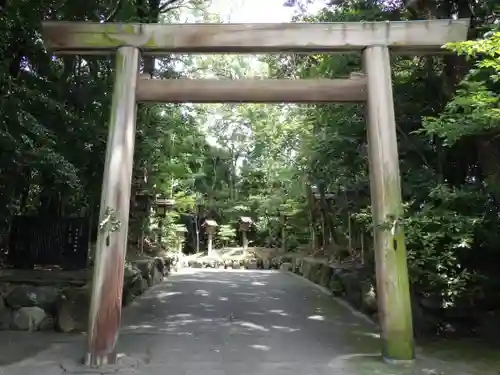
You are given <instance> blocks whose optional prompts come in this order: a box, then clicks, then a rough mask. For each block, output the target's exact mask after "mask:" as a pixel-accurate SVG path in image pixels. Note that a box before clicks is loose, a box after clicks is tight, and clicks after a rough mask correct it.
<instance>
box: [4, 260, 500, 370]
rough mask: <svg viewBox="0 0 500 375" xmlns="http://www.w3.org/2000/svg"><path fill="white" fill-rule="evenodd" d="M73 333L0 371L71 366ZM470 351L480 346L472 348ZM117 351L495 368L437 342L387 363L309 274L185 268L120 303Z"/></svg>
mask: <svg viewBox="0 0 500 375" xmlns="http://www.w3.org/2000/svg"><path fill="white" fill-rule="evenodd" d="M72 340H73V341H72V342H70V343H56V344H53V345H52V346H51V347H50V349H48V350H46V351H43V352H41V353H38V354H36V355H35V356H34V357H32V358H31V359H29V360H27V361H23V362H21V363H20V364H17V365H13V366H8V367H4V368H3V372H2V371H0V374H8V375H13V374H17V373H22V374H31V373H33V374H37V375H41V374H45V373H47V374H51V375H58V374H60V373H61V374H62V373H65V371H66V373H68V369H67V368H66V369H64V368H62V367H61V366H58V365H57V363H58V361H61V360H62V359H63V358H64V359H66V360H67V359H68V358H73V359H74V360H78V359H80V358H81V355H82V353H83V352H84V346H83V342H82V340H81V339H78V338H74V339H72ZM473 350H474V351H475V350H477V348H471V350H470V351H468V352H469V353H472V351H473ZM118 351H119V352H120V353H124V354H125V355H126V357H127V358H134V359H139V360H140V363H139V365H138V367H136V368H132V367H127V366H125V367H123V368H121V369H120V370H119V371H118V370H117V371H116V372H114V373H115V374H145V375H148V374H151V375H155V374H163V375H164V374H167V373H168V374H169V375H195V374H199V375H201V374H203V375H215V374H217V375H222V374H227V375H249V374H259V375H267V374H272V375H280V374H293V375H324V374H332V375H364V374H375V375H377V374H380V375H389V374H395V375H396V374H397V375H406V374H408V375H410V374H411V375H420V374H422V375H423V374H435V375H438V374H440V375H479V374H481V375H490V374H491V375H493V374H498V373H499V371H498V368H497V370H495V369H493V365H492V363H491V362H490V361H486V360H477V358H476V359H473V358H474V356H473V355H471V356H470V357H471V358H470V359H466V357H465V356H460V357H458V358H457V356H455V357H453V358H451V359H450V360H448V359H447V357H446V356H445V355H443V353H444V351H443V347H441V346H439V347H438V348H434V349H431V350H430V351H429V350H427V351H423V352H420V353H419V360H417V361H416V362H415V364H413V365H412V366H410V367H401V366H396V367H395V366H390V365H387V364H385V363H383V362H382V361H381V360H380V358H379V355H378V353H379V351H380V343H379V336H378V333H377V329H376V327H375V326H374V325H373V324H370V323H369V322H368V321H367V320H365V319H362V318H360V317H359V316H357V315H355V314H353V313H352V311H351V310H350V309H348V308H346V307H345V306H344V305H342V304H341V303H339V302H337V301H336V300H335V299H333V298H332V297H330V296H328V295H327V294H325V293H324V292H322V291H321V290H320V289H318V288H317V287H316V286H314V285H312V284H311V283H310V282H307V281H305V280H303V279H301V278H299V277H297V276H293V275H290V274H286V273H281V272H276V271H244V270H241V271H240V270H233V271H217V270H186V271H184V272H182V273H181V274H177V275H172V276H171V277H170V278H169V279H168V281H166V282H164V283H163V284H160V285H157V286H155V287H153V288H151V289H150V290H149V291H148V292H147V293H146V294H145V295H143V296H142V297H140V298H139V299H137V300H136V301H134V302H133V303H132V304H131V305H130V306H129V307H128V308H127V309H126V310H125V311H124V314H123V318H122V330H121V335H120V339H119V345H118ZM44 366H45V367H46V368H47V370H46V372H44V371H45V370H44V368H45V367H44ZM50 366H52V367H51V369H52V370H51V372H49V370H50V369H49V367H50ZM63 367H64V366H63ZM499 368H500V367H499ZM16 371H17V372H16ZM30 371H35V372H30ZM84 373H85V372H84Z"/></svg>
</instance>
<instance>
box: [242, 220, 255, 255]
mask: <svg viewBox="0 0 500 375" xmlns="http://www.w3.org/2000/svg"><path fill="white" fill-rule="evenodd" d="M252 223H253V221H252V218H250V217H248V216H242V217H240V231H241V234H242V237H243V246H242V247H243V250H246V249H247V248H248V237H247V232H248V231H249V230H250V226H251V225H252Z"/></svg>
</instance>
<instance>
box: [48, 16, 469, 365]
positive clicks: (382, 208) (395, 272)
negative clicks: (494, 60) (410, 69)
mask: <svg viewBox="0 0 500 375" xmlns="http://www.w3.org/2000/svg"><path fill="white" fill-rule="evenodd" d="M468 28H469V20H467V19H460V20H431V21H408V22H342V23H337V22H335V23H281V24H166V25H160V24H116V23H110V24H100V23H86V22H44V24H43V31H44V36H45V41H46V42H47V46H48V48H50V49H51V50H52V51H54V52H55V53H57V54H59V55H62V54H79V55H109V54H112V53H116V58H117V60H116V78H115V85H114V89H113V100H112V108H111V116H110V124H109V135H108V143H107V148H106V162H105V169H104V178H103V180H104V181H103V188H102V196H101V207H100V228H99V229H100V230H99V234H98V237H97V252H96V260H95V268H94V278H93V287H92V298H91V306H90V315H89V316H90V321H89V329H88V335H89V336H88V337H89V338H88V353H87V356H86V364H87V365H91V366H100V365H103V364H106V363H113V362H114V361H115V360H116V353H115V346H116V343H117V338H118V329H119V325H120V317H121V296H122V284H123V270H124V268H123V267H124V260H125V253H126V246H127V231H128V217H129V204H130V190H131V176H132V166H133V153H134V143H135V125H136V124H135V122H136V103H137V102H170V103H172V102H176V103H178V102H193V103H216V102H223V103H229V102H233V103H234V102H241V103H249V102H252V103H256V102H261V103H264V102H265V103H281V102H294V103H320V102H330V103H333V102H364V101H367V103H368V112H367V114H368V115H367V117H368V119H367V120H368V121H367V122H368V142H369V167H370V182H371V183H370V185H371V197H372V213H373V222H374V227H375V230H374V247H375V260H376V268H377V296H378V305H379V317H380V325H381V328H382V342H383V348H382V354H383V356H384V357H385V358H387V359H393V360H411V359H413V358H414V343H413V328H412V318H411V304H410V294H409V282H408V269H407V259H406V248H405V243H404V233H403V230H402V228H401V225H399V224H398V223H399V220H400V219H401V218H402V215H403V209H402V198H401V186H400V185H401V184H400V173H399V162H398V151H397V137H396V125H395V118H394V103H393V98H392V82H391V67H390V61H389V52H390V51H391V52H395V53H400V54H405V55H419V54H440V53H442V52H443V51H442V50H441V47H442V45H443V44H445V43H449V42H458V41H463V40H465V39H466V36H467V31H468ZM141 52H142V53H143V54H147V55H154V56H161V55H168V54H171V53H301V52H302V53H331V52H361V53H362V54H363V61H364V71H365V75H364V76H362V77H359V78H357V79H343V80H326V79H322V80H259V81H253V80H236V81H228V80H183V79H175V80H150V79H142V78H140V76H139V58H140V55H141ZM387 222H389V223H390V228H389V229H388V228H387V226H386V225H382V224H386V223H387Z"/></svg>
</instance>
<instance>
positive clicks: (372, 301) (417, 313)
mask: <svg viewBox="0 0 500 375" xmlns="http://www.w3.org/2000/svg"><path fill="white" fill-rule="evenodd" d="M286 268H288V269H290V271H291V272H293V273H296V274H298V275H301V276H303V277H305V278H306V279H308V280H310V281H312V282H314V283H316V284H318V285H321V286H323V287H325V288H327V289H328V290H329V291H331V292H332V294H333V295H334V296H336V297H340V298H342V299H344V300H345V301H347V302H348V303H349V304H350V305H351V306H352V307H354V308H355V309H357V310H359V311H361V312H363V313H365V314H366V315H367V316H369V317H370V318H371V319H372V320H373V321H374V322H375V323H377V324H378V313H377V312H378V306H377V295H376V285H375V275H374V271H373V269H371V268H370V267H366V266H361V265H358V266H353V265H349V266H342V265H335V264H329V263H328V261H327V260H326V259H321V258H311V257H293V258H291V259H290V263H287V267H286ZM412 316H413V327H414V332H415V336H416V337H425V336H434V335H436V334H437V332H438V330H439V325H440V324H441V321H440V319H439V315H438V314H437V313H436V311H435V308H434V310H433V307H432V306H429V303H428V302H427V301H426V300H425V299H422V298H417V297H415V296H413V295H412Z"/></svg>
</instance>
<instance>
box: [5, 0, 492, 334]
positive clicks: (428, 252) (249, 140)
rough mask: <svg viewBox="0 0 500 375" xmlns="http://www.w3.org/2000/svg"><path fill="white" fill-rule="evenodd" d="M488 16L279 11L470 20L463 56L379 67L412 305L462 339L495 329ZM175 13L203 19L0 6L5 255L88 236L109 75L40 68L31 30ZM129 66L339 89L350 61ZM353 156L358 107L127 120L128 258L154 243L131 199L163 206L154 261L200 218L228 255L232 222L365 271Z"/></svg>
mask: <svg viewBox="0 0 500 375" xmlns="http://www.w3.org/2000/svg"><path fill="white" fill-rule="evenodd" d="M499 4H500V3H499V2H498V1H495V0H490V1H468V0H450V1H431V0H426V1H423V0H416V1H410V2H409V3H407V4H404V3H402V2H399V1H389V2H387V1H375V0H373V1H367V0H351V1H343V0H336V1H332V2H331V3H330V4H329V5H326V6H325V7H324V8H323V9H322V10H320V11H319V12H317V13H315V14H310V13H309V12H307V2H296V1H288V2H287V4H284V6H289V7H295V9H296V12H297V15H296V18H297V20H306V21H328V22H333V21H359V20H365V21H374V20H378V21H382V20H412V19H432V18H457V17H458V18H470V19H471V20H472V25H471V29H470V41H469V42H465V43H458V44H456V45H451V46H447V47H446V48H448V49H449V50H450V51H452V53H450V54H448V55H445V56H439V57H432V56H419V57H394V58H393V80H394V101H395V110H396V122H397V131H398V141H399V153H400V168H401V175H402V186H403V197H404V201H405V209H406V223H405V228H406V229H405V230H406V236H407V237H406V238H407V247H408V251H409V267H410V274H411V283H412V290H413V293H417V294H419V295H422V296H426V299H427V301H428V304H429V306H431V307H434V308H436V309H439V310H441V311H445V313H446V314H448V316H449V319H463V318H464V316H465V317H466V319H467V322H470V323H471V324H475V323H477V322H478V321H484V320H485V319H488V320H489V321H492V322H494V321H497V325H498V322H499V321H500V319H499V318H500V317H499V316H498V311H499V310H500V273H499V272H498V267H499V266H498V265H499V264H500V263H499V261H500V232H499V231H498V228H499V224H500V216H499V214H500V211H499V205H500V137H499V135H500V122H499V120H500V109H499V106H498V104H499V88H500V85H499V83H498V81H499V78H500V60H499V59H500V34H499V33H496V32H495V29H496V27H497V26H496V25H497V22H498V19H497V13H498V11H499V8H498V5H499ZM263 11H265V10H263ZM186 14H189V17H191V18H192V19H195V20H199V21H210V22H213V21H217V20H218V17H217V15H216V14H211V13H210V12H209V11H208V7H207V2H204V1H203V0H198V1H187V0H168V1H161V0H86V1H68V0H38V1H36V2H33V1H27V0H11V1H8V0H7V1H6V0H3V1H0V28H1V30H3V37H2V40H1V41H0V55H1V56H2V59H1V60H0V90H1V94H0V151H1V152H0V207H1V209H0V246H1V247H2V248H5V247H6V244H7V242H8V241H7V238H8V234H9V229H10V224H11V222H12V218H13V217H14V216H16V215H39V216H47V217H68V216H69V217H89V220H91V221H92V222H93V223H96V222H97V217H96V213H97V211H98V208H97V206H98V203H99V199H100V189H101V181H102V173H103V164H104V150H105V141H106V137H107V123H108V114H109V105H110V100H111V97H110V94H109V93H110V92H111V86H112V78H113V77H112V70H113V60H112V58H109V59H103V58H102V57H100V58H89V57H85V59H83V58H82V57H78V56H76V57H73V56H69V57H63V58H57V59H56V58H53V56H52V55H51V53H50V52H48V51H47V50H46V49H45V48H44V45H43V43H42V41H41V36H40V22H41V21H43V20H80V21H103V22H111V21H115V22H118V21H121V22H150V23H151V22H163V23H168V22H179V21H181V22H182V20H183V19H184V18H183V17H185V16H186ZM143 68H144V74H152V75H153V76H155V77H164V78H172V77H178V76H183V77H192V78H203V77H210V76H212V77H213V76H220V77H225V78H244V77H250V76H256V77H271V78H285V77H290V78H313V77H325V78H340V77H348V76H349V74H350V73H352V72H357V71H360V70H361V65H360V57H359V56H355V55H311V56H303V55H298V56H294V55H283V56H258V57H244V56H231V55H227V56H217V55H213V56H171V57H168V58H162V59H156V60H153V59H147V60H146V61H145V62H144V67H143ZM366 146H367V144H366V132H365V122H364V109H363V107H362V106H360V105H328V106H327V105H308V106H292V105H260V104H253V105H250V104H249V105H197V106H195V105H188V104H185V105H140V106H139V109H138V120H137V144H136V152H135V169H134V186H133V192H132V198H131V199H132V201H133V204H132V206H131V207H132V212H131V218H132V220H131V228H130V230H129V235H130V243H131V247H133V246H136V244H137V240H138V238H140V234H141V232H143V231H144V233H146V235H147V236H149V237H150V238H152V241H154V239H155V238H156V236H155V233H157V231H158V225H157V223H155V222H154V219H153V222H151V220H150V218H149V217H148V215H147V214H145V213H144V212H143V211H140V210H139V209H136V207H138V206H139V205H137V204H135V200H136V198H137V196H139V195H140V194H139V193H141V194H144V192H146V193H147V195H148V196H149V195H150V196H151V197H153V199H154V197H156V196H164V197H172V198H175V200H176V202H177V205H176V209H175V211H174V212H173V213H170V214H169V216H168V218H167V223H166V225H165V226H164V228H163V230H164V231H165V232H166V233H165V234H166V235H165V246H169V245H170V244H171V242H169V241H171V240H172V238H173V235H174V233H173V224H174V223H180V222H182V223H184V224H186V225H187V227H188V229H189V234H188V241H187V242H186V249H185V251H186V252H193V251H196V247H197V245H196V233H195V232H196V228H197V227H199V224H200V223H201V222H202V221H203V220H204V218H213V219H215V220H217V222H219V224H221V225H223V227H222V228H221V236H219V237H218V238H217V239H216V240H217V241H219V242H218V243H217V244H218V245H219V246H221V245H234V244H235V243H238V241H239V238H238V234H237V231H235V230H234V229H235V228H236V222H237V219H238V217H239V216H240V215H243V214H244V215H248V216H251V217H252V218H253V219H254V220H255V226H254V227H253V229H252V233H251V234H250V240H251V245H254V246H280V245H281V243H280V241H281V237H280V233H281V226H282V224H281V223H282V222H281V216H286V220H285V226H286V233H287V240H286V244H287V249H288V250H290V251H294V250H296V249H305V248H313V249H315V250H317V251H322V252H323V253H325V254H328V255H331V256H332V257H337V258H339V257H340V258H341V257H343V256H344V257H345V256H347V255H350V256H351V258H356V259H358V258H361V259H362V261H363V262H364V263H365V264H367V265H370V264H371V262H372V260H373V256H372V250H371V248H372V242H371V235H370V232H371V228H370V225H371V217H370V215H371V213H370V196H369V181H368V163H367V153H366ZM314 197H316V198H317V199H315V198H314ZM332 197H333V198H332ZM197 224H198V225H197ZM200 238H201V240H202V248H203V247H204V246H205V244H204V238H205V237H204V235H203V233H201V235H200ZM346 250H347V251H346ZM346 254H347V255H346ZM464 311H465V312H466V313H464ZM492 324H493V323H492ZM489 327H490V328H491V325H490V326H489Z"/></svg>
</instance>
